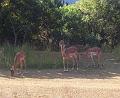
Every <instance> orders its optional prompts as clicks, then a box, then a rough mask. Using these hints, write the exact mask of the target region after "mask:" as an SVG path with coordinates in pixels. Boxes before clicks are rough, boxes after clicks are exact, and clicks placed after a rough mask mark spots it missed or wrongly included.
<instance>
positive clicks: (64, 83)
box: [0, 58, 120, 98]
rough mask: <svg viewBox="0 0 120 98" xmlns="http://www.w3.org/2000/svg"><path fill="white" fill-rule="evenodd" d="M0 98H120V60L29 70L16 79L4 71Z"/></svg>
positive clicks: (1, 78) (1, 71)
mask: <svg viewBox="0 0 120 98" xmlns="http://www.w3.org/2000/svg"><path fill="white" fill-rule="evenodd" d="M0 98H120V63H117V62H116V61H114V59H111V58H109V59H107V60H106V61H105V62H104V68H103V69H99V68H82V67H81V68H79V71H75V70H73V71H69V72H63V70H62V69H59V70H28V73H26V74H24V77H21V76H16V77H12V78H11V77H10V73H9V71H7V70H0Z"/></svg>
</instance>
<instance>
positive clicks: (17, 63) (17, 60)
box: [10, 50, 26, 76]
mask: <svg viewBox="0 0 120 98" xmlns="http://www.w3.org/2000/svg"><path fill="white" fill-rule="evenodd" d="M23 67H25V68H26V64H25V53H24V51H23V50H21V51H19V52H17V53H16V55H15V57H14V64H13V65H12V66H11V68H10V70H11V76H14V73H15V71H16V69H19V70H18V71H20V70H21V72H20V73H21V74H23V73H22V70H23Z"/></svg>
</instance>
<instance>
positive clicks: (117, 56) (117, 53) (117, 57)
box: [113, 45, 120, 61]
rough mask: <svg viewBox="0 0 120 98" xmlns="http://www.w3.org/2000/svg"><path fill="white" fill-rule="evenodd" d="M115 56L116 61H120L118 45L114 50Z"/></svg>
mask: <svg viewBox="0 0 120 98" xmlns="http://www.w3.org/2000/svg"><path fill="white" fill-rule="evenodd" d="M113 54H114V55H115V57H116V59H117V60H118V61H120V45H118V46H117V47H116V48H115V49H114V50H113Z"/></svg>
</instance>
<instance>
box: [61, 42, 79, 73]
mask: <svg viewBox="0 0 120 98" xmlns="http://www.w3.org/2000/svg"><path fill="white" fill-rule="evenodd" d="M59 45H60V48H61V54H62V58H63V64H64V71H68V61H69V60H72V63H73V69H74V65H75V64H76V65H77V70H78V63H79V54H78V49H77V48H76V47H75V46H71V47H68V48H66V47H65V43H64V41H63V40H61V41H60V42H59ZM66 64H67V68H66V67H65V65H66Z"/></svg>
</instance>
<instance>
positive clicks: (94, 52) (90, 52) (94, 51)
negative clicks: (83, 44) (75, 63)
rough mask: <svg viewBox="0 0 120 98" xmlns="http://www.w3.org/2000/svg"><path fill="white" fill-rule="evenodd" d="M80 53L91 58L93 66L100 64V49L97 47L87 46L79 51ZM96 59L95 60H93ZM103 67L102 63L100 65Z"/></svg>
mask: <svg viewBox="0 0 120 98" xmlns="http://www.w3.org/2000/svg"><path fill="white" fill-rule="evenodd" d="M81 55H84V56H85V57H87V58H88V59H91V60H92V62H93V65H94V66H96V65H97V66H98V67H99V66H100V62H101V58H102V51H101V49H100V48H98V47H92V48H88V49H87V50H86V51H85V52H83V53H81ZM95 59H96V62H95ZM101 67H103V64H102V65H101Z"/></svg>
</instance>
